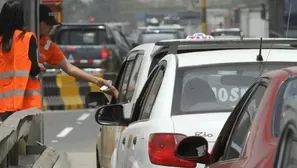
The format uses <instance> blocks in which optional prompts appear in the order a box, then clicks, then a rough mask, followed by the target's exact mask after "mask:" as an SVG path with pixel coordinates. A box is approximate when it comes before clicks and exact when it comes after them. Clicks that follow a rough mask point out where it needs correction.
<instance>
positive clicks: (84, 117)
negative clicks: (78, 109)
mask: <svg viewBox="0 0 297 168" xmlns="http://www.w3.org/2000/svg"><path fill="white" fill-rule="evenodd" d="M90 115H91V114H90V113H84V114H82V115H81V116H80V117H79V118H77V120H78V121H84V120H86V119H87V118H88V117H89V116H90Z"/></svg>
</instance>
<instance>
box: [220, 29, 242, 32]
mask: <svg viewBox="0 0 297 168" xmlns="http://www.w3.org/2000/svg"><path fill="white" fill-rule="evenodd" d="M214 31H215V32H220V31H240V28H216V29H214Z"/></svg>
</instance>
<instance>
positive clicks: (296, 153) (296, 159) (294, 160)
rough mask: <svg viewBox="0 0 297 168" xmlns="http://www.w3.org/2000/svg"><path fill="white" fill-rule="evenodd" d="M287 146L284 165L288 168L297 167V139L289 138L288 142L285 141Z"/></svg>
mask: <svg viewBox="0 0 297 168" xmlns="http://www.w3.org/2000/svg"><path fill="white" fill-rule="evenodd" d="M285 143H286V144H287V145H286V146H287V147H286V148H285V151H284V154H285V156H286V157H285V158H284V165H283V167H286V168H296V167H297V139H296V138H295V137H294V138H292V139H291V138H287V142H285Z"/></svg>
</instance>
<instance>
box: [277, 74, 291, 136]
mask: <svg viewBox="0 0 297 168" xmlns="http://www.w3.org/2000/svg"><path fill="white" fill-rule="evenodd" d="M296 98H297V78H296V77H294V78H291V79H289V80H287V81H286V82H284V83H283V84H282V86H281V89H279V96H278V98H277V101H276V103H275V108H274V109H275V110H274V117H273V121H272V135H273V136H275V137H278V136H279V134H280V118H281V114H282V112H283V110H284V107H285V105H286V104H287V103H288V102H290V101H291V100H292V99H296Z"/></svg>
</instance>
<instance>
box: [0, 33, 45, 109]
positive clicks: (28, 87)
mask: <svg viewBox="0 0 297 168" xmlns="http://www.w3.org/2000/svg"><path fill="white" fill-rule="evenodd" d="M20 34H21V31H20V30H16V31H15V32H14V37H13V44H12V47H11V51H10V52H2V50H1V48H2V45H1V44H0V113H2V112H6V111H18V110H23V109H26V108H30V107H40V106H41V105H38V106H35V105H36V104H38V103H37V102H30V105H25V102H26V103H28V100H29V99H31V98H32V97H36V95H38V96H39V97H40V93H39V94H37V92H40V89H39V90H34V89H38V87H33V86H32V84H31V83H32V81H36V80H35V79H34V80H33V79H31V77H30V74H29V73H30V69H31V61H30V59H29V56H28V52H29V44H30V38H31V37H32V36H34V34H33V33H31V32H26V33H25V35H24V38H18V36H19V35H20ZM34 37H35V36H34ZM1 40H2V37H0V41H1ZM38 83H39V82H38ZM34 86H35V85H34ZM39 87H40V86H39ZM40 104H41V103H40ZM31 105H32V106H31Z"/></svg>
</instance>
